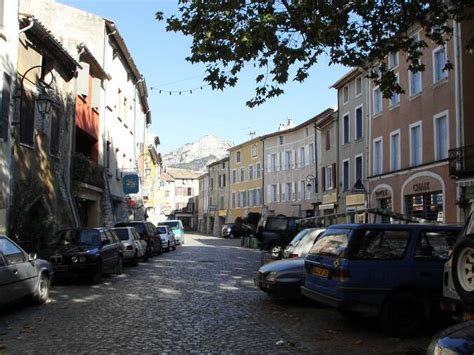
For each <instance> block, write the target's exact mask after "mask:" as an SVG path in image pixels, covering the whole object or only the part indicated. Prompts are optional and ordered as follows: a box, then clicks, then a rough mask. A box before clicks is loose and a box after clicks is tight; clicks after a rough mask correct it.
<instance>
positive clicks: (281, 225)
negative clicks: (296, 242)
mask: <svg viewBox="0 0 474 355" xmlns="http://www.w3.org/2000/svg"><path fill="white" fill-rule="evenodd" d="M298 219H299V218H298V217H285V216H276V217H268V218H267V220H266V221H265V224H264V226H263V227H261V228H260V229H259V233H258V238H259V241H260V249H261V250H266V251H269V252H270V253H271V254H272V257H273V258H274V259H280V258H281V257H282V256H283V250H284V248H285V247H286V246H287V245H288V244H289V243H290V242H291V240H292V239H293V238H294V237H295V235H296V234H297V233H298V229H297V226H296V221H297V220H298Z"/></svg>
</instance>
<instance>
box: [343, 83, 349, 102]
mask: <svg viewBox="0 0 474 355" xmlns="http://www.w3.org/2000/svg"><path fill="white" fill-rule="evenodd" d="M342 100H343V102H344V103H346V102H348V101H349V85H346V86H344V87H343V88H342Z"/></svg>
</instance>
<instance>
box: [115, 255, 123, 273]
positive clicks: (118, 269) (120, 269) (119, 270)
mask: <svg viewBox="0 0 474 355" xmlns="http://www.w3.org/2000/svg"><path fill="white" fill-rule="evenodd" d="M115 273H116V274H117V275H122V273H123V257H122V255H119V258H118V262H117V265H116V266H115Z"/></svg>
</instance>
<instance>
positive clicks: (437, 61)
mask: <svg viewBox="0 0 474 355" xmlns="http://www.w3.org/2000/svg"><path fill="white" fill-rule="evenodd" d="M446 62H447V57H446V48H445V47H438V48H437V49H435V50H434V51H433V83H437V82H438V81H440V80H443V79H445V78H447V77H448V71H447V70H445V68H444V67H445V66H446Z"/></svg>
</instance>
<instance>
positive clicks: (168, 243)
mask: <svg viewBox="0 0 474 355" xmlns="http://www.w3.org/2000/svg"><path fill="white" fill-rule="evenodd" d="M156 232H157V233H159V234H160V237H161V241H162V242H163V249H164V250H166V251H170V250H171V249H173V250H176V239H175V237H174V233H173V232H172V231H171V229H170V227H168V226H163V225H159V226H158V227H156Z"/></svg>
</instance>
